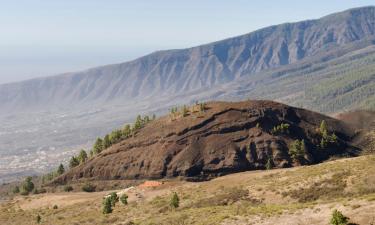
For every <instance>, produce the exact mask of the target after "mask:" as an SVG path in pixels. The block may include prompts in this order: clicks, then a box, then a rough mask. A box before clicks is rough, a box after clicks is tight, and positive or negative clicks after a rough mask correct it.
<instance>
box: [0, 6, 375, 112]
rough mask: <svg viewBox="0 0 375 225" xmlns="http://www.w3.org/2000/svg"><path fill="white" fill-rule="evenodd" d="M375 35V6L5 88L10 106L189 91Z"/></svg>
mask: <svg viewBox="0 0 375 225" xmlns="http://www.w3.org/2000/svg"><path fill="white" fill-rule="evenodd" d="M374 34H375V8H374V7H363V8H356V9H350V10H346V11H344V12H341V13H335V14H331V15H328V16H325V17H322V18H320V19H315V20H307V21H301V22H296V23H284V24H280V25H274V26H269V27H266V28H262V29H259V30H256V31H253V32H250V33H247V34H244V35H241V36H237V37H232V38H227V39H224V40H220V41H216V42H212V43H207V44H204V45H200V46H195V47H191V48H187V49H174V50H163V51H156V52H154V53H151V54H148V55H146V56H143V57H140V58H137V59H134V60H132V61H128V62H124V63H119V64H111V65H105V66H101V67H96V68H91V69H87V70H83V71H80V72H71V73H66V74H62V75H56V76H53V77H47V78H37V79H32V80H28V81H24V82H17V83H11V84H3V85H0V96H1V97H0V103H1V105H2V106H1V107H2V108H4V109H17V108H18V109H23V108H38V107H45V105H54V106H57V107H63V108H64V107H68V106H71V105H72V104H73V105H76V104H78V105H79V104H84V103H98V104H102V103H104V102H107V101H112V100H116V99H117V100H121V101H127V100H129V99H138V100H142V99H145V98H152V97H154V96H159V95H160V96H163V95H164V96H168V95H176V94H183V93H185V92H191V91H195V90H200V89H206V88H210V87H214V86H216V85H219V84H225V83H227V82H230V81H233V80H236V79H238V78H241V77H251V75H252V74H256V73H259V72H262V71H265V70H268V69H273V68H277V67H279V66H283V65H289V64H292V63H296V62H298V61H300V60H302V59H305V58H307V57H312V56H314V55H316V54H318V53H319V52H323V51H330V50H332V49H334V48H339V47H341V46H343V45H345V44H348V43H351V42H353V41H358V40H362V39H364V38H366V37H369V36H372V35H374Z"/></svg>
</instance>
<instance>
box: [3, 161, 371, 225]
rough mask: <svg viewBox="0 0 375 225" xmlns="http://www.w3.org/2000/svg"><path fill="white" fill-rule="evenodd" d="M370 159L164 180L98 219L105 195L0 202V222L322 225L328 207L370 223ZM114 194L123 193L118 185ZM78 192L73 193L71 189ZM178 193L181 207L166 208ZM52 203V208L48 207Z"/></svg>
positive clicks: (64, 195)
mask: <svg viewBox="0 0 375 225" xmlns="http://www.w3.org/2000/svg"><path fill="white" fill-rule="evenodd" d="M374 174H375V157H374V155H368V156H361V157H356V158H351V159H342V160H336V161H331V162H326V163H322V164H318V165H314V166H304V167H296V168H288V169H275V170H270V171H252V172H242V173H236V174H232V175H227V176H223V177H220V178H217V179H213V180H211V181H206V182H200V183H190V182H185V181H177V180H165V183H164V184H163V185H161V186H159V187H156V188H141V187H138V186H136V187H135V189H133V190H132V191H129V192H127V194H128V195H129V205H127V206H124V205H122V204H120V203H118V204H116V206H115V207H114V211H113V213H112V214H109V215H103V214H101V210H102V209H101V207H102V204H101V202H102V199H103V196H105V195H106V194H108V193H109V191H107V192H97V193H81V192H76V193H47V194H41V195H33V196H30V197H16V198H15V199H13V200H11V201H8V202H5V203H2V204H0V223H1V224H7V225H13V224H14V225H15V224H17V225H18V224H25V225H28V224H35V222H34V221H35V217H36V215H37V214H40V215H41V218H42V224H56V225H61V224H69V225H71V224H81V225H86V224H87V225H89V224H90V225H93V224H114V225H130V224H138V225H143V224H171V225H172V224H176V225H177V224H179V225H180V224H199V225H206V224H215V225H216V224H223V225H224V224H225V225H232V224H233V225H234V224H236V225H248V224H263V225H265V224H269V225H271V224H285V225H287V224H301V225H308V224H316V225H326V224H328V223H329V221H330V217H331V213H332V211H333V210H334V209H339V210H340V211H342V212H343V214H344V215H345V216H348V217H349V218H350V222H352V223H356V224H372V223H373V222H374V214H373V213H374V211H375V176H374ZM114 182H118V183H119V184H118V185H116V187H117V189H121V188H125V187H126V186H122V185H121V184H120V181H114ZM77 190H78V189H77ZM55 191H58V190H55ZM173 192H177V193H178V195H179V197H180V207H179V208H177V209H173V210H172V209H170V208H169V207H168V206H169V200H170V197H171V194H172V193H173ZM54 205H57V206H58V209H53V206H54Z"/></svg>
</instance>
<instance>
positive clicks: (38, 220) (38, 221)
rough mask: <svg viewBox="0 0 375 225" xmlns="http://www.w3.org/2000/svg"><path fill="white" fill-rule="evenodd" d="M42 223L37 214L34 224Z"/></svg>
mask: <svg viewBox="0 0 375 225" xmlns="http://www.w3.org/2000/svg"><path fill="white" fill-rule="evenodd" d="M41 222H42V217H40V215H39V214H38V215H37V216H36V223H41Z"/></svg>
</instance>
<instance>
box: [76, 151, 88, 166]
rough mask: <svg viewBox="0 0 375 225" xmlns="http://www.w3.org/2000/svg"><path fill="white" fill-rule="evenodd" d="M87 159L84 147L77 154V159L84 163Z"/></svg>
mask: <svg viewBox="0 0 375 225" xmlns="http://www.w3.org/2000/svg"><path fill="white" fill-rule="evenodd" d="M86 160H87V153H86V151H85V150H84V149H81V151H80V152H79V154H78V161H79V163H80V164H81V163H84V162H86Z"/></svg>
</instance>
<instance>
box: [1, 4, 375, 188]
mask: <svg viewBox="0 0 375 225" xmlns="http://www.w3.org/2000/svg"><path fill="white" fill-rule="evenodd" d="M374 10H375V8H374V7H363V8H356V9H350V10H347V11H344V12H340V13H336V14H332V15H328V16H326V17H323V18H320V19H316V20H308V21H302V22H297V23H285V24H281V25H276V26H271V27H267V28H264V29H260V30H257V31H254V32H251V33H248V34H245V35H241V36H238V37H233V38H229V39H226V40H222V41H218V42H214V43H209V44H205V45H201V46H196V47H193V48H188V49H178V50H170V51H162V52H155V53H152V54H150V55H146V56H144V57H141V58H139V59H135V60H133V61H131V62H125V63H121V64H114V65H107V66H102V67H97V68H92V69H88V70H85V71H80V72H72V73H68V74H62V75H58V76H52V77H46V78H39V79H33V80H28V81H23V82H17V83H12V84H3V85H0V125H1V126H0V183H2V182H6V181H11V180H14V179H17V177H20V176H24V175H29V174H41V173H44V172H47V171H48V170H50V169H51V168H54V167H55V166H56V164H57V162H60V160H61V158H63V159H65V161H64V162H65V163H67V160H68V158H69V157H70V156H72V155H74V154H75V153H76V152H77V151H78V150H79V149H81V148H89V147H90V146H91V145H92V142H93V140H95V138H96V137H98V136H102V135H104V134H105V133H107V132H109V131H110V130H112V129H115V128H116V127H119V126H122V125H123V124H125V123H129V122H131V121H133V120H134V118H135V117H136V116H137V114H142V115H145V114H149V115H152V114H153V113H155V114H157V115H161V114H164V113H166V112H167V111H168V110H169V109H170V108H172V107H175V106H177V105H183V104H193V103H194V102H196V101H197V100H199V101H211V100H226V101H238V100H245V99H263V100H264V99H269V100H276V101H278V102H283V103H286V104H289V105H293V106H297V107H303V108H306V109H310V110H314V111H317V112H321V113H326V114H332V113H340V112H347V111H350V110H356V109H369V110H371V109H374V97H373V96H375V82H374V77H375V74H374V71H375V70H374V59H375V47H374V46H375V45H374V43H375V36H374V27H375V25H374V24H375V22H374V21H375V19H374V17H375V16H374V15H375V13H374Z"/></svg>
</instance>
